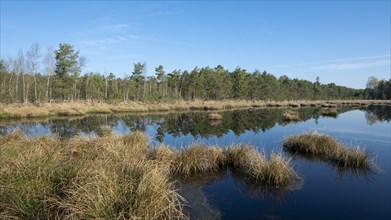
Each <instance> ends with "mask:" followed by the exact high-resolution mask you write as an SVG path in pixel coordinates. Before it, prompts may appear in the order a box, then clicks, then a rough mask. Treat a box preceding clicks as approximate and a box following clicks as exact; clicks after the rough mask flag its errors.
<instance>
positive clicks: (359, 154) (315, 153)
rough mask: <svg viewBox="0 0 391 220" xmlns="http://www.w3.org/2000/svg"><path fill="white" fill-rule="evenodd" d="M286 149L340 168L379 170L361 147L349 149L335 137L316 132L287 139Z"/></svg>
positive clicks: (285, 141)
mask: <svg viewBox="0 0 391 220" xmlns="http://www.w3.org/2000/svg"><path fill="white" fill-rule="evenodd" d="M284 149H285V150H286V151H288V152H290V153H292V154H299V155H301V156H304V157H314V158H318V159H320V160H323V161H327V162H331V163H333V164H335V165H336V166H338V167H340V168H352V169H363V170H367V171H376V170H377V166H376V165H375V164H374V162H373V160H372V159H371V158H370V157H369V155H368V153H366V152H365V151H364V150H362V149H360V148H359V147H357V148H348V147H346V146H345V145H344V144H343V143H341V142H339V141H338V140H336V139H334V138H333V137H331V136H328V135H322V134H319V133H316V132H312V133H308V134H302V135H295V136H291V137H289V138H287V139H285V140H284Z"/></svg>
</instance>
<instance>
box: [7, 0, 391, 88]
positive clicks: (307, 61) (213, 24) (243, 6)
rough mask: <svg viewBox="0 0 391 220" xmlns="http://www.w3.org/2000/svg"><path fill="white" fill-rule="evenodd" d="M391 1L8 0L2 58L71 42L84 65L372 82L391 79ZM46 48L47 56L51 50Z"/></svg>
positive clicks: (125, 71) (120, 72)
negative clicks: (34, 47)
mask: <svg viewBox="0 0 391 220" xmlns="http://www.w3.org/2000/svg"><path fill="white" fill-rule="evenodd" d="M390 11H391V6H390V1H356V2H354V1H345V2H337V1H334V2H327V1H323V2H308V1H301V2H294V1H292V2H287V1H278V2H271V1H267V2H264V1H257V2H254V1H244V2H242V1H214V2H206V1H201V2H197V1H186V2H178V1H176V2H160V1H157V2H128V1H85V2H78V1H63V2H51V1H3V0H1V35H0V36H1V50H0V52H1V54H0V55H1V57H2V58H5V57H6V56H13V57H14V56H16V54H17V52H18V50H19V49H23V50H24V51H27V50H28V49H29V47H30V45H31V44H32V43H33V42H38V43H39V44H40V46H41V52H42V54H44V53H45V52H46V50H47V47H49V46H52V47H53V48H54V49H57V48H58V45H59V43H70V44H72V45H74V47H75V49H76V50H80V55H82V56H85V57H86V58H87V60H88V63H87V66H86V68H85V69H84V72H87V71H94V72H100V73H106V74H107V73H109V72H113V73H114V74H116V75H117V76H119V77H123V76H125V75H130V74H131V72H132V70H133V63H136V62H138V61H141V62H144V61H146V62H147V68H148V74H150V75H152V74H154V69H155V67H156V66H158V65H159V64H162V65H163V66H164V67H165V69H166V71H169V72H170V71H172V70H174V69H182V70H185V69H187V70H192V69H193V68H194V67H196V66H198V67H205V66H210V67H215V66H217V65H219V64H220V65H223V66H224V67H225V68H227V69H229V70H231V71H232V70H234V69H235V67H237V66H240V67H242V68H244V69H247V70H248V71H254V70H255V69H259V70H261V71H263V70H267V71H268V72H271V73H273V74H274V75H276V76H277V77H279V76H282V75H287V76H289V77H290V78H299V79H308V80H310V81H315V79H316V77H317V76H319V77H320V81H321V82H322V83H332V82H334V83H336V84H338V85H344V86H349V87H353V88H364V87H365V84H366V82H367V80H368V77H369V76H372V75H373V76H376V77H377V78H380V79H389V78H390V72H391V71H390V41H391V39H390ZM42 57H43V56H42Z"/></svg>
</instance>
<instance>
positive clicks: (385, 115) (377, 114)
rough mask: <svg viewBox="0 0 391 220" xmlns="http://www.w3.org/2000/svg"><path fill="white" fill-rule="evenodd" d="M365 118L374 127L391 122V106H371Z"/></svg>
mask: <svg viewBox="0 0 391 220" xmlns="http://www.w3.org/2000/svg"><path fill="white" fill-rule="evenodd" d="M365 118H366V119H367V123H368V124H370V125H372V124H375V123H376V122H383V121H387V122H390V120H391V106H389V105H370V106H368V108H367V109H366V112H365Z"/></svg>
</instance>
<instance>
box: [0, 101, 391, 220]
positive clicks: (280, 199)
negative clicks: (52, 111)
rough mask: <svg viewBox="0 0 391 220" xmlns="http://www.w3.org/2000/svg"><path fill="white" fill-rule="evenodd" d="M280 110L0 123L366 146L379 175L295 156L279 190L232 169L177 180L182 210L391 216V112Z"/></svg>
mask: <svg viewBox="0 0 391 220" xmlns="http://www.w3.org/2000/svg"><path fill="white" fill-rule="evenodd" d="M283 111H284V109H278V108H274V109H252V110H234V111H228V112H221V113H220V114H221V115H222V116H223V120H221V121H217V120H215V121H210V120H209V119H208V114H209V113H208V112H198V113H173V114H160V115H140V114H138V115H135V114H132V115H105V116H89V117H84V118H63V119H47V120H43V121H31V120H30V121H2V122H1V121H0V134H6V133H9V132H11V131H12V130H13V129H15V128H19V129H20V130H21V131H23V132H24V133H26V134H28V135H31V136H36V135H46V134H53V135H58V136H60V137H62V138H68V137H72V136H74V135H99V134H100V133H101V126H102V125H108V126H110V127H111V128H112V129H113V131H114V132H117V133H121V134H128V133H131V132H132V131H133V130H136V129H137V130H142V131H145V132H146V133H147V134H149V135H150V136H151V139H152V144H153V145H157V144H159V143H160V142H163V143H165V144H168V145H171V146H173V147H181V146H186V145H188V144H191V143H194V142H199V143H205V144H213V145H220V146H228V145H231V144H235V143H250V144H252V145H255V146H257V147H258V148H262V149H264V150H265V151H266V152H267V153H270V152H271V151H273V150H275V151H282V141H283V139H284V138H285V137H288V136H290V135H293V134H301V133H306V132H309V131H312V130H316V131H317V132H319V133H325V134H329V135H331V136H333V137H335V138H337V139H338V140H340V141H342V142H343V143H345V144H347V145H348V146H351V147H354V146H361V147H363V148H365V149H366V150H367V151H369V152H370V153H371V154H372V155H373V156H374V157H375V162H376V164H377V165H378V166H379V167H380V168H381V172H379V173H375V174H363V173H357V172H354V171H349V170H348V171H346V170H345V171H343V170H339V169H338V168H337V167H334V166H333V165H331V164H328V163H327V162H322V161H320V160H317V159H313V158H312V159H311V158H302V157H297V156H295V157H293V159H292V160H293V163H294V167H295V169H296V170H297V171H298V173H299V174H300V177H301V178H302V182H300V184H296V185H295V186H292V187H290V188H289V189H287V190H284V191H274V190H266V189H259V188H256V187H254V186H251V185H249V184H247V183H245V182H243V181H242V178H238V177H237V176H236V175H234V174H232V173H231V172H230V171H226V172H221V173H217V174H213V175H207V176H204V177H199V178H197V179H196V180H192V181H187V182H182V183H181V193H182V195H184V196H185V197H186V198H187V199H188V201H189V204H190V206H191V208H186V211H187V212H189V213H190V215H191V218H192V219H219V218H222V219H389V218H390V217H391V214H390V209H389V207H390V197H391V195H390V147H391V146H390V145H391V140H390V136H391V134H390V133H391V131H390V129H391V128H390V120H391V107H390V106H369V107H368V108H363V109H352V108H343V109H338V111H337V112H335V111H334V110H331V111H330V110H325V109H323V110H322V109H316V108H303V109H298V110H294V111H298V112H299V114H300V117H301V119H302V121H300V122H297V123H287V122H284V121H283V119H282V113H283ZM326 116H327V117H326ZM286 155H287V156H290V155H289V154H288V153H286Z"/></svg>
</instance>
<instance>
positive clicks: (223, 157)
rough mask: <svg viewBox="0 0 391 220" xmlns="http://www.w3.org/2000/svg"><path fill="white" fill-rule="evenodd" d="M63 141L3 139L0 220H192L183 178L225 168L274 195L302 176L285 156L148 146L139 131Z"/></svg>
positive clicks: (16, 135)
mask: <svg viewBox="0 0 391 220" xmlns="http://www.w3.org/2000/svg"><path fill="white" fill-rule="evenodd" d="M103 134H104V135H103V136H102V137H96V138H81V137H75V138H72V139H65V140H61V139H58V138H54V137H37V138H29V137H26V136H24V135H22V134H21V133H20V132H19V131H17V130H16V131H14V132H13V133H12V134H9V135H5V136H1V137H0V150H1V152H2V153H1V154H0V219H17V218H22V219H63V218H67V219H91V218H103V219H168V218H169V219H172V218H174V219H186V218H188V216H186V215H185V214H184V213H185V212H183V208H184V206H185V205H186V200H185V199H184V198H183V197H182V196H181V195H180V194H179V193H178V190H177V188H176V186H175V184H174V183H175V181H176V180H178V178H197V177H199V176H201V175H204V176H205V175H210V174H215V173H221V172H225V171H226V170H227V168H232V169H235V170H237V172H240V173H243V176H244V177H245V178H248V179H251V180H253V181H254V182H256V184H260V185H262V186H267V187H270V188H279V189H281V188H284V187H287V186H289V185H290V184H291V183H292V182H293V181H294V178H296V177H297V174H296V173H295V171H294V170H293V169H292V167H291V164H290V162H289V160H287V159H285V158H284V157H282V156H281V155H279V154H272V155H271V156H270V158H267V157H266V155H265V154H263V153H260V152H259V151H257V150H255V149H254V148H251V147H248V146H245V147H242V146H236V147H231V148H228V149H222V148H219V147H210V146H209V147H207V146H201V145H193V146H190V147H187V148H184V149H181V150H174V149H171V148H169V147H165V146H161V147H158V148H156V149H151V148H150V147H149V140H148V138H147V137H146V136H145V135H144V134H142V133H139V132H135V133H133V134H132V135H130V136H115V135H112V134H111V133H110V132H109V131H108V130H105V132H103Z"/></svg>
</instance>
